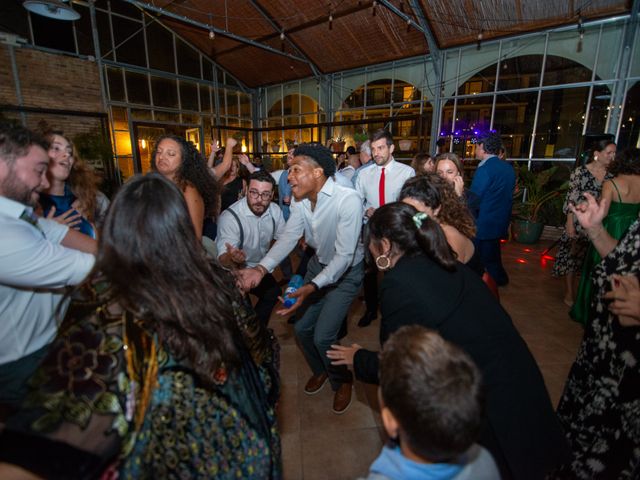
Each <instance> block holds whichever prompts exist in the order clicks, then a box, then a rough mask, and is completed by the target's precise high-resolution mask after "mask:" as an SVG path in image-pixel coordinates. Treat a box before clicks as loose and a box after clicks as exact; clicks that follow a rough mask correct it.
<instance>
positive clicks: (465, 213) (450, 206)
mask: <svg viewBox="0 0 640 480" xmlns="http://www.w3.org/2000/svg"><path fill="white" fill-rule="evenodd" d="M398 200H400V201H401V202H404V203H406V204H409V205H411V206H413V207H414V208H416V209H417V210H419V211H421V212H424V213H427V214H428V215H429V216H430V218H432V219H434V220H435V221H437V222H438V223H439V224H440V227H441V228H442V230H443V232H444V235H445V238H446V239H447V243H448V244H449V246H450V247H451V248H452V250H453V252H454V253H455V255H456V259H457V260H458V261H459V262H461V263H464V264H466V265H467V266H468V267H469V268H471V269H472V270H473V271H474V272H476V273H477V274H478V275H480V276H482V275H483V274H484V266H483V265H482V261H480V257H479V255H478V254H477V253H476V250H475V247H474V245H473V241H472V239H473V237H475V235H476V225H475V222H474V220H473V217H472V216H471V214H470V213H469V210H468V209H467V206H466V205H465V204H464V203H463V201H462V199H461V198H460V197H459V196H457V195H456V192H455V190H454V187H453V185H452V184H450V183H449V182H448V181H447V180H446V179H444V178H442V177H440V176H438V175H436V174H435V173H426V174H424V175H421V176H415V177H413V178H410V179H409V180H407V181H406V182H405V184H404V185H403V186H402V190H400V195H399V196H398Z"/></svg>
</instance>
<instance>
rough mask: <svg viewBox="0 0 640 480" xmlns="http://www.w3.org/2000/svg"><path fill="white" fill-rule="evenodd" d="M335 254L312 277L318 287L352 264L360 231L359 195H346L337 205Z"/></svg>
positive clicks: (361, 211) (360, 210) (332, 281)
mask: <svg viewBox="0 0 640 480" xmlns="http://www.w3.org/2000/svg"><path fill="white" fill-rule="evenodd" d="M338 208H339V210H338V212H339V215H338V224H337V225H336V243H335V254H334V256H333V258H332V259H331V261H330V262H329V264H328V265H327V266H326V267H325V268H324V269H323V270H322V271H321V272H320V273H319V274H318V275H316V277H315V278H314V279H313V283H315V284H316V285H317V286H318V287H320V288H322V287H324V286H326V285H331V284H332V283H335V282H337V281H338V279H339V278H340V277H341V276H342V274H344V272H346V271H347V269H348V268H349V267H350V266H351V265H352V263H353V260H354V256H355V253H356V248H357V247H358V242H359V241H360V234H361V231H362V215H363V207H362V200H361V198H360V195H355V194H354V195H348V196H346V197H345V198H344V200H343V201H342V202H341V205H339V207H338Z"/></svg>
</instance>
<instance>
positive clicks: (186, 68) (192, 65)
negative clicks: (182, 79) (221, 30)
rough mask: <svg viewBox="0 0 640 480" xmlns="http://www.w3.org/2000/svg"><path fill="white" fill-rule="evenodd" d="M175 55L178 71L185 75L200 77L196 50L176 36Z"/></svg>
mask: <svg viewBox="0 0 640 480" xmlns="http://www.w3.org/2000/svg"><path fill="white" fill-rule="evenodd" d="M176 55H177V58H178V73H179V74H180V75H185V76H187V77H195V78H200V77H201V75H200V55H199V54H198V52H197V51H196V50H194V49H193V48H191V47H190V46H189V45H187V44H186V43H184V42H183V41H182V40H180V39H179V38H176Z"/></svg>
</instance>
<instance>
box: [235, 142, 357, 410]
mask: <svg viewBox="0 0 640 480" xmlns="http://www.w3.org/2000/svg"><path fill="white" fill-rule="evenodd" d="M335 171H336V164H335V162H334V160H333V157H332V156H331V152H330V151H329V149H327V148H326V147H324V146H322V145H319V144H305V145H300V146H299V147H298V148H296V150H295V152H294V158H293V160H292V162H291V166H290V168H289V184H290V185H291V192H292V194H293V200H292V202H291V216H290V217H289V220H288V221H287V224H286V226H285V229H284V232H283V233H282V235H281V236H280V238H278V240H277V241H276V243H275V244H274V245H273V247H272V248H271V250H269V252H268V253H267V255H266V256H265V257H264V258H263V259H262V260H260V262H259V263H258V264H257V265H256V266H255V267H254V268H252V269H246V270H243V271H241V278H242V283H243V286H244V288H245V290H250V289H251V288H253V287H254V286H255V285H257V284H259V283H260V281H261V280H262V277H264V276H265V275H266V274H268V273H270V272H271V271H273V269H274V268H275V267H276V266H277V265H278V264H279V263H280V262H281V261H282V259H283V258H284V257H285V256H287V255H288V254H289V253H290V252H291V250H293V248H294V247H295V246H296V244H297V242H298V239H299V238H300V237H301V236H303V235H304V237H305V241H306V243H307V245H309V246H310V247H312V248H314V249H315V251H316V253H315V255H314V256H313V257H312V258H311V260H309V265H308V267H307V274H306V276H305V280H304V285H303V286H302V287H300V288H299V289H298V290H297V291H296V292H295V293H294V294H293V295H291V296H292V297H295V298H296V299H297V301H296V303H295V304H294V305H293V306H292V307H291V308H289V309H285V310H280V311H279V312H278V313H281V314H283V315H289V314H291V313H293V312H294V311H295V310H297V309H298V308H300V307H302V309H303V310H304V312H303V313H302V314H301V315H300V318H299V320H297V321H296V323H295V332H296V336H297V337H298V340H299V342H300V345H301V347H302V350H303V353H304V355H305V358H306V360H307V362H308V364H309V366H310V367H311V370H312V371H313V376H312V377H311V378H310V379H309V381H308V382H307V384H306V386H305V388H304V391H305V393H307V394H308V395H313V394H315V393H317V392H319V391H320V389H321V388H322V387H323V386H324V384H325V383H326V382H327V380H329V381H330V382H331V387H332V388H333V390H334V391H335V395H334V401H333V411H334V413H337V414H341V413H344V412H345V411H346V410H347V408H348V407H349V405H350V404H351V393H352V383H353V379H352V375H351V373H350V372H349V370H348V369H347V368H346V367H344V368H343V366H340V367H336V366H333V365H331V362H330V360H329V358H328V357H327V355H326V353H327V350H329V349H330V347H331V345H332V344H335V343H336V342H337V336H338V332H339V330H340V326H341V324H342V321H343V319H344V317H345V315H346V313H347V311H348V309H349V306H350V305H351V302H352V301H353V299H354V298H355V297H356V295H357V294H358V291H359V290H360V287H361V285H362V276H363V273H364V268H363V258H364V251H363V247H362V243H361V242H360V232H361V229H362V215H363V208H362V198H361V197H360V195H359V194H358V193H357V192H356V191H355V190H353V189H350V188H345V187H342V186H340V185H338V184H337V183H336V182H335V181H334V179H333V176H334V174H335Z"/></svg>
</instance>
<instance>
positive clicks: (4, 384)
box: [0, 124, 96, 406]
mask: <svg viewBox="0 0 640 480" xmlns="http://www.w3.org/2000/svg"><path fill="white" fill-rule="evenodd" d="M47 149H48V145H47V142H46V141H45V140H44V139H42V138H40V137H39V136H37V135H35V134H33V133H32V132H30V131H29V130H27V129H26V128H23V127H19V126H13V125H9V124H0V231H2V234H1V235H0V404H5V405H9V406H16V405H18V404H19V403H20V401H21V400H22V396H23V395H24V394H25V393H26V381H27V379H28V378H29V377H30V376H31V375H32V373H33V372H34V371H35V369H36V368H37V366H38V364H39V362H40V360H41V359H42V358H43V357H44V355H45V354H46V351H47V346H48V345H49V343H50V342H51V341H52V340H53V338H54V337H55V335H56V332H57V326H58V323H57V321H56V317H55V312H56V308H57V307H58V304H59V303H60V300H61V299H62V294H63V293H64V291H62V290H61V289H62V288H63V287H65V286H67V285H76V284H78V283H80V282H81V281H82V280H83V279H84V278H85V277H86V275H87V273H89V271H90V270H91V268H92V267H93V263H94V257H93V255H90V254H89V253H82V252H83V251H84V252H91V253H93V252H95V250H96V242H95V240H93V239H92V238H90V237H88V236H86V235H83V234H82V233H80V232H77V231H75V230H71V229H69V227H67V226H66V225H61V224H59V223H56V222H55V221H53V220H47V219H43V218H38V217H36V216H35V215H34V213H33V207H34V206H35V205H36V203H37V201H38V198H39V192H40V191H42V190H43V189H45V188H47V187H48V186H49V182H48V181H47V176H46V174H47V169H48V166H49V157H48V155H47ZM78 250H80V251H78ZM60 313H61V314H63V313H64V312H60Z"/></svg>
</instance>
